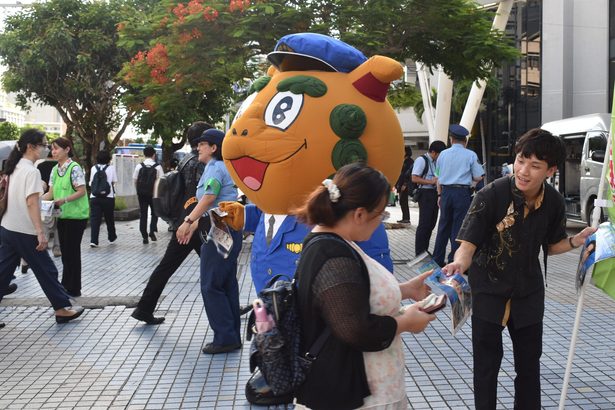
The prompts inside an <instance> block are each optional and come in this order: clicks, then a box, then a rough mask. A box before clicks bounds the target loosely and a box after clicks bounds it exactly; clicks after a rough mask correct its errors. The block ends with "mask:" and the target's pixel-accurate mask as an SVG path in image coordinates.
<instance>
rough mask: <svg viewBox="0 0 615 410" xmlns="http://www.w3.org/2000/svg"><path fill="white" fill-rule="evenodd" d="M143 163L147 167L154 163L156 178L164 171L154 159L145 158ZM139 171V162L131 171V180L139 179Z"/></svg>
mask: <svg viewBox="0 0 615 410" xmlns="http://www.w3.org/2000/svg"><path fill="white" fill-rule="evenodd" d="M143 164H144V165H147V166H148V167H151V166H152V165H156V172H158V177H157V178H156V179H158V178H160V177H161V176H163V175H164V171H163V170H162V167H161V166H160V164H158V163H156V161H154V160H153V159H151V158H145V159H144V160H143ZM139 171H141V163H138V164H137V166H136V167H135V170H134V172H133V173H132V180H133V181H134V182H137V179H139Z"/></svg>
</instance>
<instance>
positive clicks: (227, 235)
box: [207, 208, 233, 259]
mask: <svg viewBox="0 0 615 410" xmlns="http://www.w3.org/2000/svg"><path fill="white" fill-rule="evenodd" d="M208 213H209V219H210V221H211V228H210V229H209V232H208V233H207V240H208V241H213V242H214V244H215V245H216V249H217V250H218V253H219V254H220V255H222V256H223V257H224V258H225V259H226V258H228V256H229V255H230V253H231V249H232V248H233V237H232V236H231V231H230V230H229V227H228V225H227V224H226V222H224V220H223V219H222V217H223V216H226V215H227V213H226V212H224V211H221V210H220V208H212V209H210V210H209V211H208Z"/></svg>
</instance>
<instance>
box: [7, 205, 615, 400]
mask: <svg viewBox="0 0 615 410" xmlns="http://www.w3.org/2000/svg"><path fill="white" fill-rule="evenodd" d="M388 210H390V211H391V213H392V216H391V219H392V220H396V219H400V212H399V208H388ZM411 219H412V222H413V225H411V226H410V227H409V228H407V229H390V230H388V231H387V232H388V233H389V241H390V245H391V250H392V256H393V259H394V263H395V276H396V277H397V278H398V279H399V280H400V281H403V280H407V279H409V278H410V277H411V274H410V270H409V269H408V268H407V266H406V262H407V261H409V260H411V259H412V258H413V256H414V234H415V229H416V225H415V223H416V222H417V221H418V211H417V209H416V208H411ZM104 229H105V228H104V226H103V228H102V231H103V233H104ZM117 229H118V236H119V238H118V240H117V242H116V243H115V244H113V245H109V244H107V243H106V241H104V240H102V241H101V246H100V247H99V248H95V249H91V248H89V246H87V245H88V243H89V242H87V243H86V241H85V240H84V242H83V244H82V263H83V291H82V293H83V297H81V298H77V299H76V303H81V304H83V305H84V306H86V307H88V309H87V310H86V313H85V314H84V315H83V316H82V317H81V318H80V319H78V320H76V321H74V322H71V323H69V324H66V325H57V324H55V321H54V320H53V312H52V310H51V309H50V308H49V307H48V306H49V303H48V301H47V300H46V298H45V296H44V294H43V292H42V290H41V289H40V286H39V285H38V283H37V282H36V279H35V278H34V275H31V274H26V275H22V274H21V273H16V280H15V282H16V283H17V284H18V286H19V288H18V290H17V292H16V293H14V294H12V295H10V296H8V297H6V298H4V299H3V301H2V303H1V304H0V321H3V322H5V323H6V324H7V326H6V327H5V328H4V329H2V330H0V346H2V348H0V408H43V407H44V408H69V407H74V408H112V409H115V408H122V409H124V408H125V409H145V408H148V409H149V408H204V409H212V408H216V409H219V408H233V409H243V408H245V409H247V408H251V406H250V405H249V403H248V402H247V401H246V400H245V397H244V386H245V383H246V381H247V379H248V378H249V377H250V373H249V370H248V360H249V344H245V345H244V347H243V348H242V349H241V350H239V351H238V352H235V353H232V354H226V355H216V356H213V357H211V356H206V355H203V354H202V353H201V348H202V347H203V345H204V344H205V343H207V342H208V341H209V340H211V337H212V336H211V330H210V329H209V326H208V320H207V316H206V314H205V312H204V309H203V302H202V299H201V294H200V285H199V273H198V272H199V260H198V258H197V256H196V254H194V253H193V254H192V255H191V256H189V257H188V258H187V259H186V261H185V262H184V263H183V264H182V265H181V266H180V268H179V269H178V271H177V272H176V273H175V275H174V276H173V277H172V278H171V279H170V281H169V283H168V284H167V287H166V288H165V290H164V292H163V297H162V298H161V301H160V303H159V306H158V310H157V314H160V315H165V316H166V319H167V320H166V321H165V322H164V323H163V324H161V325H159V326H147V325H144V324H142V323H140V322H137V321H136V320H134V319H132V318H131V317H130V314H131V312H132V307H131V306H134V304H135V303H136V301H137V300H138V298H139V296H140V295H141V293H142V291H143V288H144V287H145V284H146V283H147V280H148V278H149V275H150V274H151V272H152V270H153V268H154V267H155V266H156V264H157V263H158V261H159V259H160V257H161V256H162V254H163V253H164V250H165V248H166V244H167V243H168V240H169V238H170V237H171V233H169V232H167V231H166V226H165V225H164V223H163V222H162V221H161V222H159V233H158V237H159V240H158V241H157V242H155V243H150V244H149V245H143V244H142V243H141V240H140V234H139V232H138V222H137V221H131V222H117ZM578 230H579V227H571V228H570V232H577V231H578ZM103 236H104V235H103ZM84 237H85V238H89V231H86V233H85V235H84ZM434 240H435V233H434V235H432V247H433V241H434ZM250 249H251V238H250V237H249V238H248V239H247V241H245V243H244V246H243V249H242V252H241V255H240V259H239V270H238V281H239V284H240V301H241V302H240V303H242V304H243V303H249V302H250V301H251V300H252V299H254V297H255V294H254V287H253V285H252V281H251V278H250V270H249V266H248V263H249V253H250ZM578 258H579V251H578V250H576V251H573V252H570V253H567V254H563V255H557V256H554V257H550V258H549V263H548V269H549V270H548V288H547V290H546V311H545V327H544V347H543V351H544V353H543V356H542V383H543V389H542V396H543V397H542V398H543V407H544V408H557V406H558V404H559V396H560V393H561V388H562V386H561V385H562V382H563V376H564V370H565V366H566V360H567V354H568V347H569V343H570V333H571V329H572V325H573V322H574V316H575V311H576V290H575V287H574V270H575V269H576V265H577V263H578ZM54 262H55V263H56V264H57V265H58V267H59V268H60V269H59V270H60V272H61V260H60V259H58V258H54ZM585 300H586V304H585V308H584V312H583V318H582V322H581V323H582V325H581V328H580V332H579V339H578V342H577V352H576V356H575V362H574V367H573V373H572V377H571V386H570V388H569V390H568V400H567V403H566V408H567V409H569V408H598V409H612V408H614V407H615V395H614V394H613V391H615V362H613V361H612V360H611V358H612V357H613V348H612V346H614V345H615V327H614V324H613V320H612V318H613V313H615V301H613V300H612V299H610V298H608V297H607V296H606V295H604V294H603V293H602V292H601V291H600V290H598V289H596V288H595V287H594V286H591V285H590V286H588V287H587V292H586V298H585ZM405 303H406V304H407V303H408V302H405ZM449 322H450V317H449V315H448V312H446V311H443V312H441V313H440V314H439V315H438V319H437V320H436V321H434V322H432V323H431V325H430V326H429V327H428V328H427V330H426V331H425V332H424V333H422V334H418V335H414V334H404V335H403V337H402V340H403V344H404V354H405V361H406V363H405V365H406V373H405V385H406V393H407V395H408V397H409V401H408V402H409V406H410V408H413V409H429V408H452V409H463V408H472V407H473V405H474V404H473V395H472V351H471V323H469V322H468V323H467V324H466V325H465V327H464V328H463V329H462V330H461V331H460V332H459V333H458V334H457V336H456V337H453V336H451V334H450V331H449V330H448V324H449ZM245 326H246V318H245V317H243V318H242V332H244V331H245ZM503 335H504V336H503V337H504V339H503V342H504V346H505V353H504V358H503V361H502V370H501V372H500V378H499V383H498V394H499V396H498V401H499V405H498V406H499V407H502V408H511V407H512V403H513V394H514V386H513V378H514V375H515V373H514V363H513V359H512V351H511V342H510V338H509V337H508V332H506V331H505V332H504V333H503ZM451 381H453V383H451ZM253 408H255V409H256V408H257V407H253ZM280 408H282V407H280Z"/></svg>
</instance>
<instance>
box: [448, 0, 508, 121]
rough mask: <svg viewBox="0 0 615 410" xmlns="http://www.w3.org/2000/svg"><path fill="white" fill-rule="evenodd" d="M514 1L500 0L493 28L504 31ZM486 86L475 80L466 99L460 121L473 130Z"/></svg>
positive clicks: (484, 83) (482, 82)
mask: <svg viewBox="0 0 615 410" xmlns="http://www.w3.org/2000/svg"><path fill="white" fill-rule="evenodd" d="M513 2H514V0H503V1H501V2H500V4H499V5H498V10H497V12H496V15H495V18H494V19H493V25H492V26H491V28H492V29H493V30H498V31H504V29H505V28H506V23H507V22H508V18H509V16H510V10H511V9H512V5H513ZM486 86H487V82H486V81H485V80H482V79H481V80H478V81H475V82H474V84H472V89H471V90H470V94H469V95H468V100H467V101H466V105H465V107H464V109H463V114H462V116H461V121H460V124H461V125H463V126H464V127H465V128H466V129H468V130H472V125H473V124H474V120H475V119H476V114H477V113H478V110H479V109H480V102H481V100H482V99H483V94H484V93H485V87H486ZM439 98H440V95H439V94H438V99H439Z"/></svg>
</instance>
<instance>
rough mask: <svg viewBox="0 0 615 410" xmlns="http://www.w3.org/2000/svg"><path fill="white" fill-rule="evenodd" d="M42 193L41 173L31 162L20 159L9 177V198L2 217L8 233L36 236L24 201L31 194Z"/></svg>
mask: <svg viewBox="0 0 615 410" xmlns="http://www.w3.org/2000/svg"><path fill="white" fill-rule="evenodd" d="M42 193H43V180H42V179H41V173H40V172H39V170H38V169H36V167H35V166H34V163H33V162H32V161H30V160H28V159H25V158H21V159H20V160H19V162H18V163H17V166H16V167H15V171H13V173H12V174H11V176H10V177H9V196H8V199H7V207H6V212H5V213H4V216H3V217H2V226H3V227H4V228H5V229H8V230H9V231H13V232H20V233H25V234H29V235H36V229H34V224H33V223H32V220H31V219H30V214H28V204H27V202H26V199H27V198H28V197H29V196H30V195H32V194H37V195H41V194H42Z"/></svg>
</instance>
